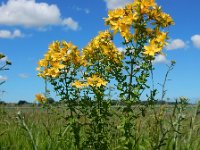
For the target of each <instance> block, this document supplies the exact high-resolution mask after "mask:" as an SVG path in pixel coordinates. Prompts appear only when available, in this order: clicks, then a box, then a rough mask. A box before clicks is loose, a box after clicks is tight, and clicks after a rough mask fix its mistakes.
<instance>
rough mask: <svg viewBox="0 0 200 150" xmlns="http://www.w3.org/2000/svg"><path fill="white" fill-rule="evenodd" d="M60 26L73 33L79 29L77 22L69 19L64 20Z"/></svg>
mask: <svg viewBox="0 0 200 150" xmlns="http://www.w3.org/2000/svg"><path fill="white" fill-rule="evenodd" d="M62 24H63V25H64V26H67V27H68V28H69V29H71V30H74V31H76V30H78V27H79V25H78V22H76V21H74V20H73V19H72V18H71V17H69V18H65V19H64V20H63V22H62Z"/></svg>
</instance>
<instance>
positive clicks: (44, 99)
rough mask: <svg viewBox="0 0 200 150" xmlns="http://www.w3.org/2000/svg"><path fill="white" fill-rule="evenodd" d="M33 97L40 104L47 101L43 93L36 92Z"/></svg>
mask: <svg viewBox="0 0 200 150" xmlns="http://www.w3.org/2000/svg"><path fill="white" fill-rule="evenodd" d="M35 99H36V100H37V101H38V102H39V103H42V104H43V103H46V102H47V98H46V97H45V96H44V95H43V94H36V95H35Z"/></svg>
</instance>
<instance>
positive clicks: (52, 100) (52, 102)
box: [47, 97, 55, 104]
mask: <svg viewBox="0 0 200 150" xmlns="http://www.w3.org/2000/svg"><path fill="white" fill-rule="evenodd" d="M47 102H48V103H49V104H54V103H55V100H54V99H53V98H52V97H49V98H47Z"/></svg>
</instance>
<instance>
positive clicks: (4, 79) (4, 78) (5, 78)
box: [0, 75, 8, 81]
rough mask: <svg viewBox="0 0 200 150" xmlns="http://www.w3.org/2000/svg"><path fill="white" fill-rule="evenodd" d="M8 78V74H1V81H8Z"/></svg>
mask: <svg viewBox="0 0 200 150" xmlns="http://www.w3.org/2000/svg"><path fill="white" fill-rule="evenodd" d="M6 80H8V78H7V77H6V76H2V75H0V81H6Z"/></svg>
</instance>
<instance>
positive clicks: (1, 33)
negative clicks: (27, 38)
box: [0, 29, 23, 39]
mask: <svg viewBox="0 0 200 150" xmlns="http://www.w3.org/2000/svg"><path fill="white" fill-rule="evenodd" d="M17 37H23V34H22V33H21V31H20V30H17V29H16V30H14V31H13V32H12V31H9V30H0V38H2V39H13V38H17Z"/></svg>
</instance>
